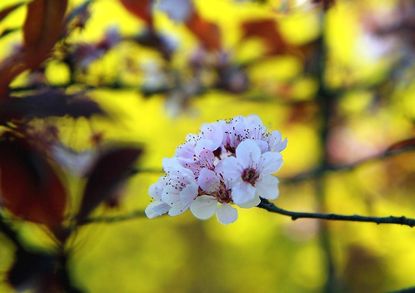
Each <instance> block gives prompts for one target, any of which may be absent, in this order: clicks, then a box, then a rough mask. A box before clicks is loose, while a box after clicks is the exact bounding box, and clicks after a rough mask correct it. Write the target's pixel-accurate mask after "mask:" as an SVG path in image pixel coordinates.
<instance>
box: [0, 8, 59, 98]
mask: <svg viewBox="0 0 415 293" xmlns="http://www.w3.org/2000/svg"><path fill="white" fill-rule="evenodd" d="M66 7H67V0H59V1H56V0H34V1H32V2H30V3H29V5H28V11H27V16H26V19H25V23H24V25H23V39H24V47H23V48H18V49H16V50H15V52H14V53H13V54H12V55H11V56H9V57H8V58H6V59H5V60H3V62H2V63H1V64H0V76H1V77H2V78H1V80H0V100H4V99H7V98H8V96H7V95H6V92H7V88H8V86H9V84H10V83H11V82H12V81H13V79H14V78H15V77H17V76H18V75H19V74H21V73H22V72H23V71H25V70H27V69H34V68H36V67H38V66H39V65H40V64H42V62H43V61H45V60H46V58H48V56H49V54H50V52H51V51H52V48H53V46H54V45H55V43H56V42H57V41H58V40H59V38H60V36H61V34H62V32H63V22H64V15H65V11H66Z"/></svg>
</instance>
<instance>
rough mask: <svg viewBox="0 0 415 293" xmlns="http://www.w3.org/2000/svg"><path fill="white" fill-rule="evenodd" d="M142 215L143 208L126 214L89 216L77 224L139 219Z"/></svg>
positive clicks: (143, 215) (143, 214) (109, 222)
mask: <svg viewBox="0 0 415 293" xmlns="http://www.w3.org/2000/svg"><path fill="white" fill-rule="evenodd" d="M144 217H145V213H144V211H143V210H136V211H132V212H130V213H128V214H123V215H117V216H102V217H91V218H88V219H86V220H84V221H82V223H79V225H88V224H97V223H104V224H111V223H117V222H125V221H128V220H135V219H140V218H144Z"/></svg>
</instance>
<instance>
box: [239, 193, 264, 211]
mask: <svg viewBox="0 0 415 293" xmlns="http://www.w3.org/2000/svg"><path fill="white" fill-rule="evenodd" d="M260 202H261V199H260V198H259V196H258V195H256V196H255V197H254V199H253V200H251V201H248V202H247V203H244V204H240V205H239V206H240V207H241V208H244V209H249V208H253V207H256V206H257V205H259V203H260Z"/></svg>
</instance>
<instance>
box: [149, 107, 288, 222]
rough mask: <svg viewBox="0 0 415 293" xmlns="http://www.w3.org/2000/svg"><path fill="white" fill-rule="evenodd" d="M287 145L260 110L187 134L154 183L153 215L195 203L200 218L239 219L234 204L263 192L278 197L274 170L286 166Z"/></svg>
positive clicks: (255, 199)
mask: <svg viewBox="0 0 415 293" xmlns="http://www.w3.org/2000/svg"><path fill="white" fill-rule="evenodd" d="M286 145H287V140H286V139H285V140H282V137H281V134H280V133H279V132H278V131H273V132H271V133H269V132H267V130H266V128H265V126H264V125H263V123H262V121H261V119H260V118H259V117H258V116H255V115H251V116H248V117H242V116H237V117H235V118H233V119H232V120H229V121H224V120H220V121H218V122H215V123H210V124H205V125H203V126H202V127H201V131H200V133H199V134H197V135H194V134H190V135H188V136H187V138H186V142H185V143H184V144H183V145H181V146H179V147H178V148H177V150H176V155H175V157H173V158H169V159H164V160H163V169H164V171H165V173H166V175H165V176H163V177H161V178H160V179H159V180H158V182H156V183H155V184H153V185H152V186H150V189H149V193H150V196H151V197H152V198H153V202H152V203H150V205H149V206H148V207H147V208H146V211H145V212H146V215H147V217H149V218H154V217H157V216H160V215H163V214H165V213H168V214H169V215H170V216H176V215H179V214H181V213H183V212H184V211H186V210H187V209H190V211H191V212H192V213H193V215H194V216H195V217H197V218H199V219H203V220H204V219H208V218H210V217H211V216H212V215H213V214H215V213H216V216H217V218H218V220H219V221H220V222H221V223H223V224H229V223H232V222H234V221H235V220H236V219H237V217H238V214H237V210H236V209H235V208H234V207H232V204H235V205H238V206H239V207H242V208H250V207H254V206H257V205H258V204H259V202H260V197H262V198H266V199H276V198H277V196H278V179H277V178H276V177H274V176H273V175H272V174H273V173H275V172H276V171H278V169H279V168H280V167H281V164H282V157H281V154H280V152H281V151H282V150H284V149H285V148H286Z"/></svg>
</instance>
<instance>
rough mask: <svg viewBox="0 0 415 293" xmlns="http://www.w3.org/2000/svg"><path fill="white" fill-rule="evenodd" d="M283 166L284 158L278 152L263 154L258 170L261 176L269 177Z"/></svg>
mask: <svg viewBox="0 0 415 293" xmlns="http://www.w3.org/2000/svg"><path fill="white" fill-rule="evenodd" d="M281 165H282V156H281V154H280V153H277V152H267V153H265V154H262V156H261V159H260V163H259V166H258V169H259V171H260V173H261V174H263V175H269V174H272V173H275V172H277V171H278V169H279V168H281Z"/></svg>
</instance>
